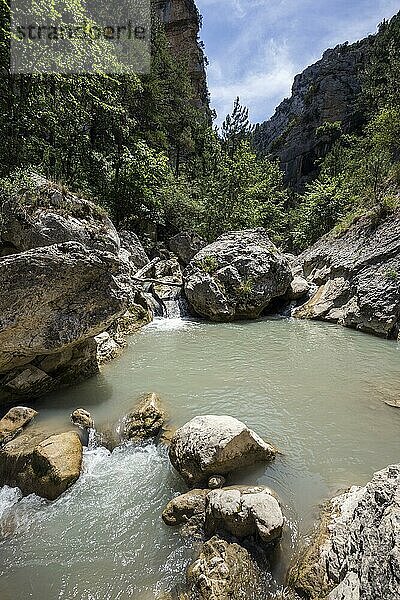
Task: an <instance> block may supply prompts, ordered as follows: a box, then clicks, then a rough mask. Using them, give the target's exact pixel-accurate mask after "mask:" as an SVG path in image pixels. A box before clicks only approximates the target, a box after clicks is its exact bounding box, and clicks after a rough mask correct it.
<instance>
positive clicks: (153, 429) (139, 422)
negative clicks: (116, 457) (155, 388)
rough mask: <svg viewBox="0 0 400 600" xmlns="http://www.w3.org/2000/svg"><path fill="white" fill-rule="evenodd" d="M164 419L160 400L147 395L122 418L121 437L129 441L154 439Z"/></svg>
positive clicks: (155, 396) (164, 415)
mask: <svg viewBox="0 0 400 600" xmlns="http://www.w3.org/2000/svg"><path fill="white" fill-rule="evenodd" d="M165 419H166V413H165V410H164V408H163V405H162V402H161V398H160V397H159V396H158V395H157V394H154V393H151V394H147V395H146V396H145V397H144V398H142V400H141V401H140V402H139V404H138V405H137V406H136V408H135V409H134V410H133V411H132V412H131V413H129V414H128V415H126V417H125V418H124V421H123V426H122V437H123V439H126V440H131V441H140V440H145V439H148V438H152V437H156V436H157V435H158V434H159V433H160V432H161V430H162V428H163V425H164V422H165Z"/></svg>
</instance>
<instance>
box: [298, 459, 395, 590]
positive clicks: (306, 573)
mask: <svg viewBox="0 0 400 600" xmlns="http://www.w3.org/2000/svg"><path fill="white" fill-rule="evenodd" d="M289 582H290V584H291V585H292V587H294V588H295V589H296V590H297V591H298V592H299V593H301V595H302V597H305V598H309V599H313V600H317V599H318V600H319V599H320V598H327V600H357V599H359V600H376V599H377V598H379V600H395V599H398V598H400V465H392V466H389V467H387V468H386V469H384V470H382V471H379V472H378V473H375V475H374V476H373V478H372V480H371V481H370V483H368V484H367V485H366V486H365V487H353V488H351V489H350V491H349V492H346V493H345V494H342V495H340V496H337V497H336V498H333V500H331V501H330V502H329V504H328V506H327V508H326V511H325V514H324V517H323V519H322V522H321V525H320V527H319V529H318V530H317V532H316V534H315V536H314V538H313V539H312V542H311V545H310V547H309V548H308V549H307V550H306V551H305V552H303V553H302V555H301V557H300V559H299V561H298V563H297V564H296V565H294V566H293V568H292V569H291V572H290V576H289Z"/></svg>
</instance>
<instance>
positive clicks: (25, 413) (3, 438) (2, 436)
mask: <svg viewBox="0 0 400 600" xmlns="http://www.w3.org/2000/svg"><path fill="white" fill-rule="evenodd" d="M37 414H38V413H37V411H36V410H34V409H33V408H27V407H26V406H14V407H13V408H11V409H10V410H9V411H8V413H7V414H6V415H4V417H3V418H2V419H1V420H0V445H2V444H6V443H7V442H10V441H11V440H12V439H13V438H15V436H16V435H18V434H19V433H21V431H22V430H23V428H24V427H26V425H28V423H30V422H31V421H32V419H33V418H34V417H35V416H36V415H37Z"/></svg>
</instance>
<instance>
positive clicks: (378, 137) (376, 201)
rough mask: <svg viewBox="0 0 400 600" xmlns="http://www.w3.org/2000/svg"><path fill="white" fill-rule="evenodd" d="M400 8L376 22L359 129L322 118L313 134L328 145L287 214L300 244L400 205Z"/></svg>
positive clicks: (378, 216)
mask: <svg viewBox="0 0 400 600" xmlns="http://www.w3.org/2000/svg"><path fill="white" fill-rule="evenodd" d="M399 78H400V14H399V15H397V16H395V17H393V19H391V21H389V22H387V21H384V22H383V23H381V25H380V26H379V31H378V35H377V36H376V38H375V42H374V44H373V46H372V49H371V54H370V56H369V58H368V61H367V65H366V69H365V72H364V74H363V77H362V93H361V95H360V97H359V100H358V103H359V112H360V114H362V115H363V118H364V127H363V129H362V131H361V132H360V133H354V134H353V135H349V134H344V133H343V132H342V129H341V124H340V123H326V124H324V125H323V126H322V127H320V128H319V131H317V134H318V133H320V134H321V135H324V136H325V137H326V136H329V137H330V138H331V144H332V149H331V151H330V152H329V154H328V155H327V156H326V157H325V159H324V160H323V161H322V162H321V164H320V169H319V175H318V177H317V178H316V179H315V180H314V181H313V182H312V183H311V184H309V185H308V187H307V189H306V191H305V193H304V194H303V195H302V196H301V197H299V198H297V202H296V207H295V208H294V209H293V210H292V212H291V215H290V230H291V239H292V243H293V245H294V248H295V249H296V250H301V249H303V248H305V247H307V246H308V245H310V244H312V243H313V242H314V241H316V240H317V239H318V238H319V237H320V236H321V235H323V234H324V233H326V232H328V231H329V230H330V229H332V228H333V227H335V232H336V233H337V234H340V233H341V232H343V231H344V230H345V229H346V228H347V227H348V226H349V225H350V224H351V223H352V222H354V220H355V219H357V218H359V217H360V216H362V215H363V214H366V213H370V214H371V216H372V217H373V220H375V222H378V221H379V220H380V219H381V218H382V217H384V216H385V215H387V213H388V212H390V211H392V210H395V209H396V208H398V207H399V205H400V93H399Z"/></svg>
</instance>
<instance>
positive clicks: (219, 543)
mask: <svg viewBox="0 0 400 600" xmlns="http://www.w3.org/2000/svg"><path fill="white" fill-rule="evenodd" d="M260 583H261V577H260V571H259V568H258V567H257V565H256V563H255V561H254V560H253V558H252V557H251V555H250V554H249V552H247V550H245V549H244V548H242V546H239V545H238V544H230V543H228V542H227V541H225V540H222V539H219V538H218V537H213V538H211V539H210V540H208V541H207V542H206V543H205V544H203V546H202V548H201V551H200V554H199V556H198V558H197V560H196V561H195V562H194V563H193V564H192V565H190V566H189V568H188V571H187V584H188V590H187V595H184V596H183V598H188V599H189V600H246V599H247V598H252V597H253V594H254V593H255V591H256V590H257V597H258V594H262V591H263V590H262V586H261V585H260ZM264 592H265V590H264ZM260 597H261V596H260Z"/></svg>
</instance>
